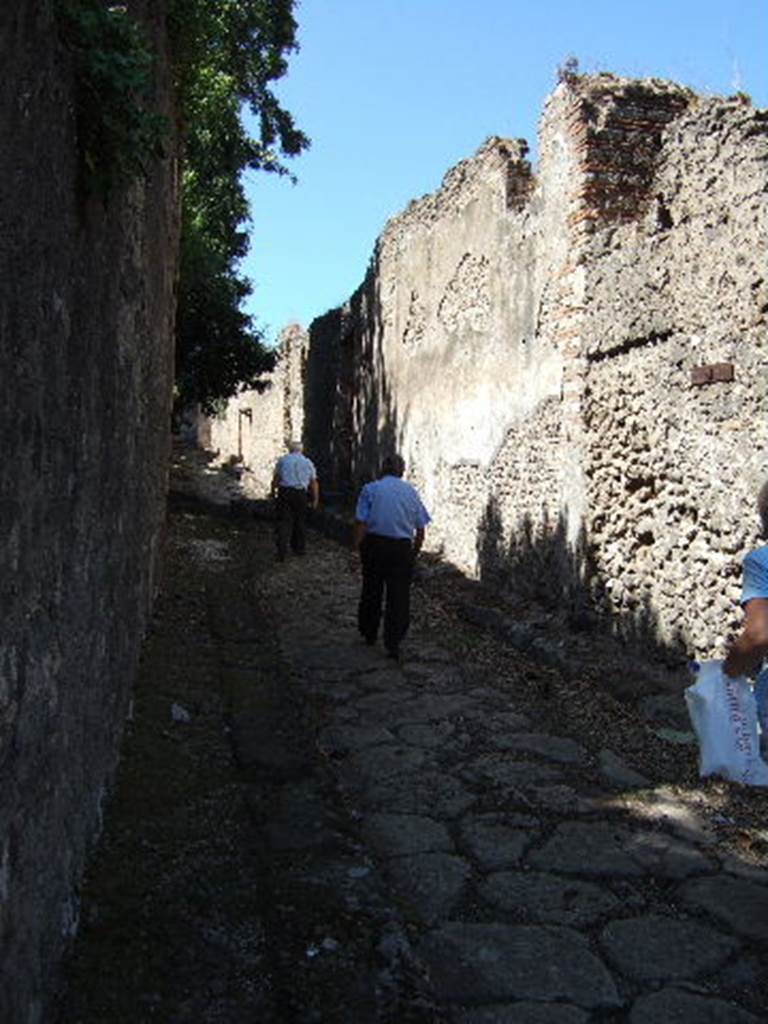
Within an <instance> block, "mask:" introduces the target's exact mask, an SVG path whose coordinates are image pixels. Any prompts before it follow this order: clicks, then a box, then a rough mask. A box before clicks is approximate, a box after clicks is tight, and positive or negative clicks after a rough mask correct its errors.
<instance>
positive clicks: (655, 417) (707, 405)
mask: <svg viewBox="0 0 768 1024" xmlns="http://www.w3.org/2000/svg"><path fill="white" fill-rule="evenodd" d="M766 118H767V115H766V113H765V112H761V111H757V110H755V109H753V108H752V107H751V106H750V105H749V104H748V103H744V102H742V98H739V97H736V98H733V99H731V100H724V99H717V98H716V99H704V98H701V97H698V96H696V95H695V94H693V93H691V92H690V91H689V90H686V89H683V88H681V87H679V86H676V85H674V84H672V83H667V82H661V81H657V80H644V81H628V80H623V79H618V78H615V77H614V76H611V75H597V76H583V77H579V76H569V77H568V78H567V79H566V80H565V81H563V82H561V83H560V85H559V86H558V88H557V89H556V90H555V92H554V93H553V95H552V96H551V97H550V98H549V100H548V101H547V104H546V107H545V110H544V113H543V117H542V121H541V126H540V145H539V154H540V159H539V165H538V167H537V168H536V173H535V174H534V173H532V170H531V168H530V166H529V164H528V163H527V161H526V159H525V157H526V145H525V143H524V142H521V141H520V140H507V139H499V138H492V139H489V140H488V141H487V142H486V143H485V144H484V145H483V146H482V147H481V148H480V150H479V151H478V152H477V154H476V155H475V156H474V157H472V158H470V159H468V160H465V161H463V162H462V163H460V164H459V165H458V166H457V167H455V168H453V169H452V170H451V171H449V172H448V174H447V175H446V177H445V179H444V181H443V183H442V185H441V187H440V189H438V191H437V192H435V193H434V194H432V195H428V196H425V197H423V198H422V199H419V200H416V201H415V202H413V203H411V204H410V206H409V207H408V208H407V209H406V210H405V211H404V212H403V213H401V214H400V215H398V216H396V217H394V218H393V219H392V220H391V221H390V222H389V223H388V224H387V225H386V227H385V228H384V231H383V233H382V235H381V236H380V238H379V240H378V242H377V244H376V248H375V251H374V254H373V258H372V261H371V265H370V267H369V270H368V274H367V276H366V278H365V281H364V283H363V284H362V286H361V287H360V289H359V290H358V291H357V292H356V293H355V294H354V295H353V296H352V297H351V299H350V300H349V302H348V303H347V304H345V306H344V307H343V308H341V309H339V310H335V311H332V312H330V313H328V314H326V315H325V316H324V317H322V318H320V319H319V320H316V321H315V322H314V323H313V324H312V325H311V327H310V329H309V343H308V345H309V347H308V352H307V356H306V366H307V375H306V382H305V413H306V430H305V435H306V437H305V439H306V443H307V447H308V449H309V450H310V451H312V453H313V457H314V458H315V460H316V462H317V464H318V467H319V469H320V475H321V486H322V488H323V489H324V490H325V491H326V492H331V493H334V494H342V495H350V494H351V493H353V492H354V491H355V489H356V488H357V487H358V486H359V484H360V482H361V481H363V480H364V479H366V478H367V477H369V476H370V475H371V474H372V472H373V471H374V469H375V465H376V462H377V457H378V454H379V452H380V451H381V449H382V448H386V447H389V446H391V445H396V446H397V447H398V448H400V449H401V450H402V452H403V454H404V455H405V457H406V459H407V462H408V467H409V476H410V477H411V479H413V480H414V482H415V483H417V485H418V486H419V487H420V488H421V490H422V492H423V495H424V498H425V501H426V503H427V505H428V507H429V508H430V509H431V511H432V513H433V516H434V524H433V526H432V527H431V528H430V530H429V531H428V542H429V545H430V546H431V547H432V548H433V549H434V550H439V551H442V553H443V554H444V555H445V556H446V557H447V558H448V559H450V560H451V561H453V562H455V563H457V564H458V565H460V566H461V567H462V568H464V569H465V570H466V571H468V572H470V573H473V574H477V575H481V576H486V577H488V578H493V579H495V580H497V581H499V582H502V583H505V584H509V585H511V586H514V587H516V588H518V589H523V590H526V591H529V592H531V593H535V594H536V595H537V596H538V597H539V598H541V599H543V600H545V601H548V602H551V603H552V604H553V605H556V606H557V607H559V608H562V609H564V610H565V611H567V612H575V613H580V612H581V611H582V610H583V609H584V608H587V607H588V608H593V609H597V610H598V611H599V612H602V613H605V614H606V617H607V621H609V622H610V623H612V624H613V626H614V627H615V628H616V629H617V630H618V631H619V632H620V633H621V634H622V635H626V636H628V637H635V638H637V639H639V640H641V641H642V642H643V643H653V644H654V645H655V646H657V647H659V646H660V647H661V648H663V649H664V651H665V653H666V655H667V656H669V657H670V658H671V659H673V660H674V659H675V658H677V657H680V656H682V655H683V652H684V651H685V650H688V651H691V650H694V649H695V650H696V651H697V653H699V654H700V655H707V654H712V653H716V652H718V651H722V646H723V640H724V636H725V633H726V631H727V630H728V628H729V626H731V625H733V623H734V622H735V621H736V619H737V618H738V613H737V609H736V606H735V603H734V601H735V598H736V596H737V593H738V580H739V575H740V570H739V562H740V558H741V555H742V554H743V552H744V551H745V550H746V549H748V548H749V547H750V546H751V545H752V544H754V543H755V540H756V528H757V522H756V517H755V515H754V494H755V490H756V487H757V485H758V483H759V482H760V480H761V479H762V477H763V476H764V475H765V474H766V470H767V469H768V464H767V459H766V454H767V452H768V438H767V437H766V431H767V430H768V416H767V415H766V414H767V413H768V408H767V406H768V361H767V360H768V356H767V354H766V342H765V327H766V316H767V313H768V291H767V289H768V284H767V283H766V275H765V252H766V244H767V243H768V136H767V134H766V133H767V131H768V121H767V119H766ZM714 364H718V365H720V364H722V365H721V367H720V369H718V370H712V371H710V370H708V369H706V367H711V366H712V365H714ZM730 364H733V367H734V368H735V369H734V370H733V371H732V370H731V369H730ZM731 373H733V379H728V378H729V377H730V376H731ZM707 378H713V379H711V380H707ZM715 378H719V379H715ZM700 380H707V382H705V383H697V381H700Z"/></svg>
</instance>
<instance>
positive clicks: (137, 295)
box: [0, 0, 178, 1024]
mask: <svg viewBox="0 0 768 1024" xmlns="http://www.w3.org/2000/svg"><path fill="white" fill-rule="evenodd" d="M131 7H132V9H133V10H134V11H135V12H136V13H137V14H138V15H139V16H140V17H141V18H142V19H143V20H144V21H145V22H146V25H147V27H148V30H149V32H150V33H151V34H152V35H153V36H154V39H155V41H156V43H157V46H158V50H159V52H160V53H163V52H164V45H165V41H164V35H163V32H164V27H163V26H164V20H165V17H164V4H162V3H150V2H149V0H142V2H137V3H132V4H131ZM0 40H2V58H3V75H2V79H1V80H0V123H2V125H3V135H4V142H3V147H2V150H0V181H2V189H1V190H0V409H2V454H3V458H2V463H1V464H0V493H1V495H2V499H1V500H0V535H2V538H3V543H2V545H1V546H0V606H2V609H3V612H2V635H1V636H0V771H1V772H2V785H0V948H1V949H2V958H1V962H0V1020H3V1021H8V1022H14V1024H34V1022H37V1021H40V1020H41V1019H42V1017H43V1015H44V1009H45V1003H46V998H47V994H48V993H49V991H50V987H51V985H53V984H55V980H56V967H57V964H58V961H59V959H60V956H61V954H62V951H63V950H64V948H65V947H66V944H67V942H68V940H69V939H70V938H71V936H72V935H73V934H74V932H75V930H76V929H77V926H78V888H79V884H80V879H81V875H82V871H83V866H84V862H85V859H86V855H87V853H88V849H89V846H90V844H91V843H92V841H93V840H94V838H95V837H96V835H97V834H98V832H99V828H100V824H101V814H102V808H103V804H104V800H105V795H106V793H107V791H108V788H109V785H110V780H111V779H112V776H113V773H114V769H115V765H116V760H117V751H118V745H119V741H120V737H121V734H122V731H123V723H124V722H125V720H126V715H127V712H128V706H129V691H130V685H131V683H132V680H133V678H134V675H135V670H136V666H137V658H138V652H139V648H140V643H141V639H142V635H143V632H144V628H145V624H146V621H147V615H148V612H149V608H150V604H151V600H152V596H153V588H154V581H155V579H156V572H157V564H158V558H159V556H160V550H161V542H162V533H163V522H164V507H165V491H166V472H167V464H168V448H169V424H170V405H171V387H172V362H173V360H172V328H173V292H174V281H175V274H176V251H177V220H178V218H177V196H176V168H175V164H174V162H173V160H171V159H167V160H165V161H163V162H162V163H159V164H158V165H157V166H156V167H154V168H153V169H152V172H151V174H150V176H149V178H148V180H147V182H146V184H143V185H141V186H135V187H132V188H131V189H130V190H129V191H127V192H122V193H119V194H114V195H113V196H112V197H111V198H110V199H109V200H108V201H106V202H102V201H101V200H97V199H85V198H84V197H83V196H82V195H81V194H80V192H79V190H78V168H77V155H76V138H75V121H74V109H73V89H72V78H71V69H70V67H69V62H68V58H67V55H66V54H65V53H64V52H62V51H61V49H59V48H58V46H57V42H56V30H55V24H54V20H53V3H52V2H48V0H15V2H14V3H12V4H4V5H2V9H1V10H0ZM157 75H158V81H157V86H158V93H159V97H160V101H161V105H162V106H163V107H164V108H165V109H166V110H167V111H168V113H169V114H170V115H172V110H171V109H170V83H169V81H168V78H167V70H166V65H165V63H164V62H163V61H160V62H159V63H158V67H157Z"/></svg>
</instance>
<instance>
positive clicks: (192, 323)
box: [169, 0, 308, 412]
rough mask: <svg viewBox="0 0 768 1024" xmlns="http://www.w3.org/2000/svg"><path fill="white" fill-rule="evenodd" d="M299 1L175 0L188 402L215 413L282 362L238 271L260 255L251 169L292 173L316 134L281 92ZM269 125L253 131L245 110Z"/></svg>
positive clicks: (179, 336) (183, 365) (183, 380)
mask: <svg viewBox="0 0 768 1024" xmlns="http://www.w3.org/2000/svg"><path fill="white" fill-rule="evenodd" d="M293 2H294V0H218V2H217V3H211V2H210V0H172V2H171V7H170V15H169V19H170V20H169V26H170V30H171V39H172V44H173V47H174V53H175V67H176V75H177V89H178V95H179V100H180V108H181V110H180V113H181V120H182V130H183V135H184V173H183V190H182V195H183V209H182V245H181V278H180V287H179V306H178V312H177V331H176V341H177V345H176V362H177V375H176V381H177V406H178V407H182V406H184V405H187V404H189V403H192V402H199V403H200V404H201V405H202V406H203V408H204V409H205V410H206V411H207V412H213V411H214V410H215V409H216V408H217V405H218V403H219V402H220V401H221V400H222V399H225V398H228V397H231V396H232V395H234V394H235V393H236V392H237V391H238V390H239V389H240V388H242V387H250V386H254V385H255V383H256V381H257V378H258V376H259V375H260V374H262V373H263V372H264V371H265V370H267V369H270V368H271V366H272V365H273V363H274V356H273V354H272V353H271V352H269V351H268V350H267V349H266V348H265V347H264V345H263V343H262V339H261V335H260V334H259V332H258V330H256V329H255V327H254V325H253V322H252V319H251V318H250V317H248V316H247V315H246V314H244V313H243V312H242V304H243V302H244V300H245V299H246V297H247V296H248V294H249V293H250V285H249V284H248V282H247V281H246V280H244V279H243V278H242V277H241V276H240V275H239V274H238V264H239V261H240V260H241V259H242V257H243V256H244V255H245V254H246V252H247V251H248V235H247V232H246V230H245V228H246V227H247V223H248V217H249V211H248V202H247V199H246V196H245V191H244V188H243V183H242V175H243V172H244V171H245V170H247V169H257V170H265V171H272V172H275V173H278V174H286V173H287V170H286V168H285V166H284V165H283V163H282V162H281V157H283V156H293V155H296V154H298V153H300V152H301V150H302V149H303V148H305V147H306V146H307V145H308V139H307V138H306V136H305V135H304V134H303V133H302V132H300V131H299V130H298V129H296V127H295V126H294V124H293V120H292V118H291V116H290V114H288V113H287V112H286V111H285V110H283V109H282V107H281V106H280V104H279V103H278V101H277V100H276V98H275V96H274V94H273V93H272V91H271V89H270V83H271V82H272V81H274V80H275V79H277V78H279V77H281V76H282V75H283V74H285V72H286V70H287V62H286V59H285V55H286V54H287V53H289V52H290V51H292V50H295V49H296V48H297V46H296V40H295V31H296V23H295V21H294V20H293V16H292V8H293ZM244 106H247V107H249V108H250V110H251V112H252V113H253V114H254V116H255V117H256V119H257V125H258V137H253V136H252V135H250V134H249V133H248V131H247V130H246V127H245V125H244V123H243V118H242V110H243V107H244Z"/></svg>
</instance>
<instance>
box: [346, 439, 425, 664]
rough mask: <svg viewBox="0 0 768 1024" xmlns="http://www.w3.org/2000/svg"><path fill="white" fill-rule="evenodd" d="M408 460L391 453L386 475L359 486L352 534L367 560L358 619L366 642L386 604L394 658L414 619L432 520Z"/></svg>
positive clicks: (359, 552)
mask: <svg viewBox="0 0 768 1024" xmlns="http://www.w3.org/2000/svg"><path fill="white" fill-rule="evenodd" d="M404 471H405V462H404V461H403V459H402V457H401V456H400V455H390V456H388V457H387V458H386V459H384V462H383V463H382V467H381V476H380V477H379V479H378V480H375V481H374V482H373V483H370V484H366V485H365V486H364V487H363V489H362V490H361V492H360V496H359V498H358V500H357V509H356V511H355V525H354V532H353V539H352V549H353V552H354V555H355V556H357V555H359V556H360V559H361V562H362V566H363V589H362V593H361V595H360V604H359V606H358V612H357V623H358V629H359V630H360V633H361V634H362V635H363V637H364V638H365V641H366V643H368V644H374V643H375V642H376V634H377V633H378V631H379V622H380V620H381V606H382V600H383V599H384V597H385V594H386V601H385V605H384V646H385V647H386V649H387V654H388V655H389V656H390V657H391V658H399V657H400V644H401V642H402V640H403V637H404V636H405V634H406V633H407V631H408V626H409V624H410V600H411V580H412V578H413V563H414V561H415V559H416V556H417V555H418V553H419V551H420V550H421V546H422V544H423V543H424V528H425V526H426V525H427V523H429V522H430V517H429V513H428V512H427V510H426V509H425V508H424V505H423V504H422V502H421V498H420V497H419V492H418V491H417V490H416V488H415V487H414V486H413V485H412V484H409V483H408V482H407V481H406V480H403V479H402V476H403V473H404Z"/></svg>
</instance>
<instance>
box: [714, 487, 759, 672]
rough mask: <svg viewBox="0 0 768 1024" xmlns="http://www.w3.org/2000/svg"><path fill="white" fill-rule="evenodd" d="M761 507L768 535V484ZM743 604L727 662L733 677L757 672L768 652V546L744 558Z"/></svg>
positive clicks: (727, 667)
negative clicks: (739, 630)
mask: <svg viewBox="0 0 768 1024" xmlns="http://www.w3.org/2000/svg"><path fill="white" fill-rule="evenodd" d="M757 509H758V512H759V515H760V520H761V522H762V526H763V536H764V537H768V483H765V484H763V486H762V488H761V489H760V493H759V494H758V497H757ZM741 604H742V607H743V608H744V624H743V626H742V629H741V633H740V634H739V636H738V637H737V638H736V639H735V640H734V642H733V643H732V644H731V646H730V648H729V650H728V654H727V655H726V658H725V662H724V663H723V671H724V672H726V673H727V674H728V675H729V676H740V675H746V674H748V673H750V672H753V671H754V670H755V669H756V668H757V667H758V666H759V664H760V662H761V661H762V660H763V658H765V657H766V655H768V547H760V548H756V549H755V550H754V551H750V552H749V554H748V555H746V557H745V558H744V565H743V576H742V593H741Z"/></svg>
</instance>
